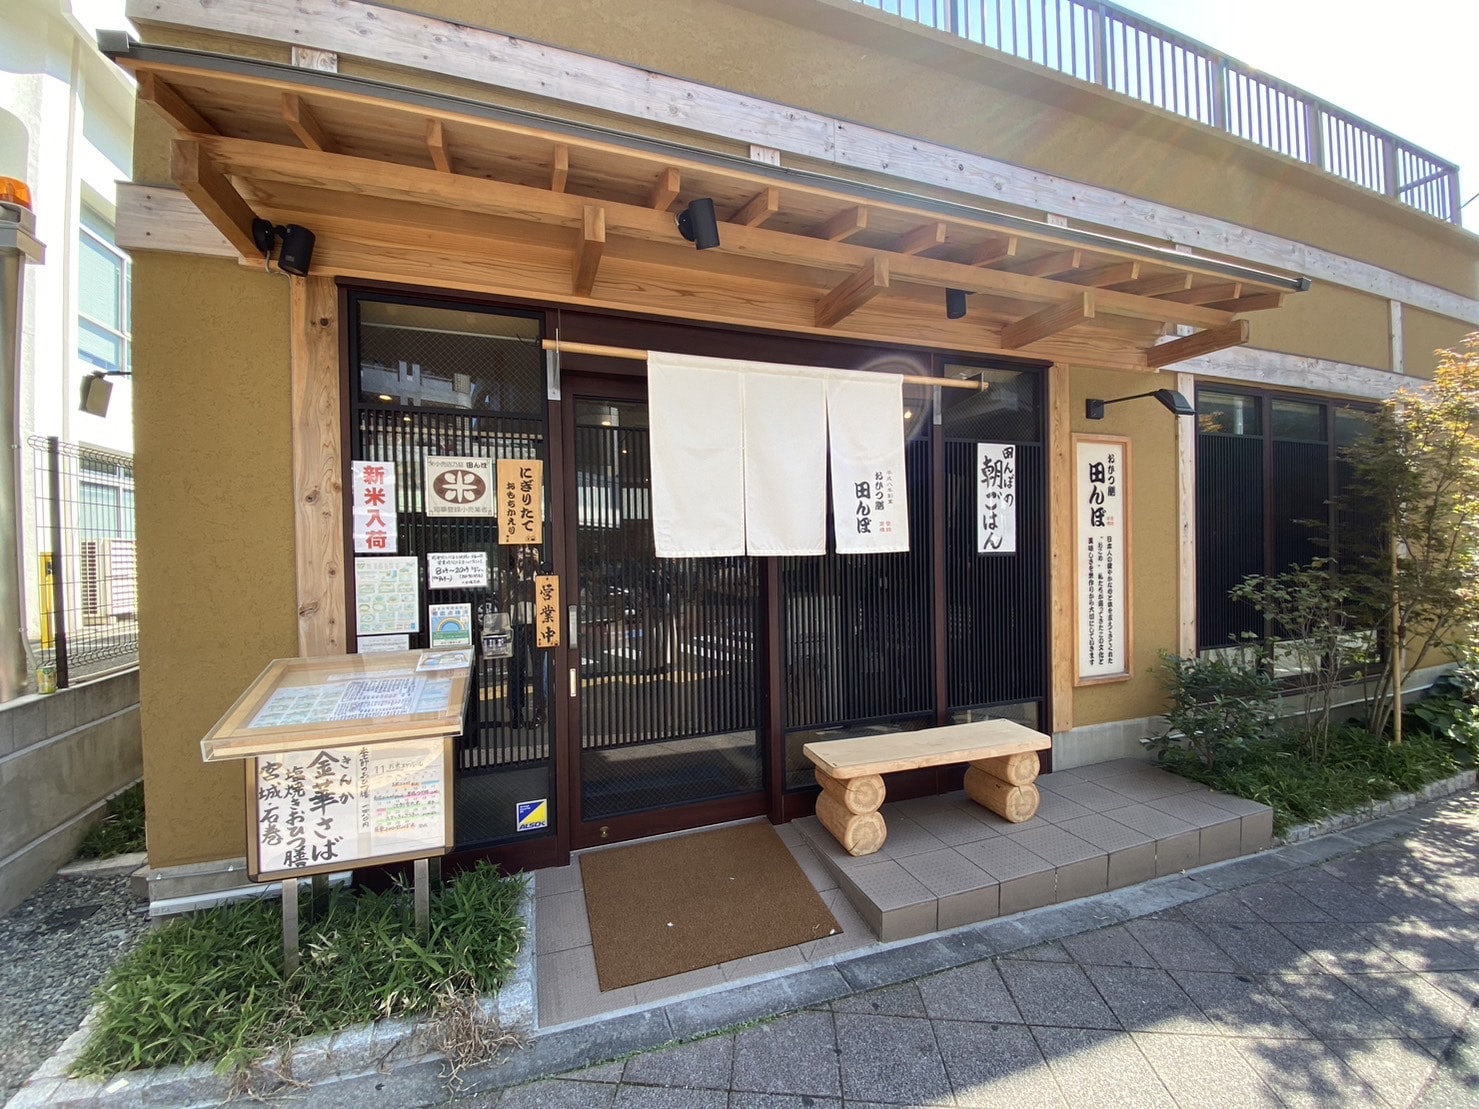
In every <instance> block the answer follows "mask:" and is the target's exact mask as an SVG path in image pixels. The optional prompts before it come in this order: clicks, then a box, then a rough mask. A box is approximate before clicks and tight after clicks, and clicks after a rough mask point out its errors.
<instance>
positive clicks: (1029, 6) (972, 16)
mask: <svg viewBox="0 0 1479 1109" xmlns="http://www.w3.org/2000/svg"><path fill="white" fill-rule="evenodd" d="M858 3H861V4H864V5H866V6H867V7H870V8H874V9H877V10H879V11H883V12H887V13H889V14H891V15H896V16H899V17H900V18H903V19H907V20H911V21H913V22H915V23H921V24H923V25H924V26H926V27H933V28H935V29H936V30H940V31H946V32H948V33H950V34H954V35H958V36H959V37H961V38H964V39H967V40H969V41H971V42H977V43H980V44H982V45H983V46H989V47H991V48H992V49H994V50H1000V51H1001V52H1003V53H1006V54H1011V55H1013V56H1015V57H1018V58H1023V59H1025V60H1027V61H1031V62H1035V63H1037V64H1039V65H1043V66H1046V67H1048V68H1049V69H1053V70H1056V71H1057V72H1059V73H1063V74H1066V75H1067V76H1070V77H1076V78H1078V79H1079V80H1082V81H1088V82H1090V83H1091V84H1095V85H1099V86H1101V87H1102V88H1106V89H1109V90H1111V91H1113V92H1117V93H1120V94H1122V95H1124V96H1129V97H1132V98H1133V99H1136V100H1140V101H1142V102H1144V103H1147V104H1153V105H1155V106H1156V107H1158V108H1164V109H1165V110H1166V111H1169V112H1174V113H1175V114H1176V115H1179V116H1182V117H1184V118H1186V119H1191V120H1195V121H1197V122H1199V123H1204V124H1206V125H1207V126H1209V127H1216V128H1218V129H1219V130H1222V131H1225V132H1227V133H1228V134H1231V135H1236V136H1238V137H1239V138H1243V139H1247V140H1248V141H1250V142H1254V143H1257V144H1258V145H1259V146H1262V147H1264V148H1266V149H1268V150H1273V151H1276V152H1277V153H1280V154H1285V155H1287V156H1289V157H1291V158H1297V159H1299V160H1300V161H1302V162H1305V163H1307V164H1309V165H1313V166H1317V167H1319V168H1320V169H1322V170H1324V171H1325V172H1327V173H1331V174H1334V175H1335V176H1337V177H1341V178H1344V179H1345V180H1347V181H1350V182H1353V183H1354V184H1357V185H1360V186H1362V187H1364V188H1367V189H1371V190H1373V191H1374V192H1379V193H1384V194H1385V195H1387V196H1390V197H1393V198H1395V199H1397V200H1400V201H1402V202H1403V203H1404V204H1408V205H1411V206H1412V207H1414V208H1417V209H1418V210H1420V211H1423V212H1427V213H1428V214H1429V215H1432V216H1437V217H1438V218H1439V219H1442V220H1447V221H1449V222H1450V223H1458V222H1459V220H1460V212H1459V207H1460V194H1459V184H1458V167H1457V166H1456V165H1454V164H1453V163H1452V162H1448V161H1445V160H1444V159H1442V158H1439V157H1438V156H1437V155H1435V154H1432V153H1431V152H1429V151H1427V150H1424V149H1423V148H1422V147H1420V146H1417V145H1415V144H1413V143H1410V142H1408V141H1407V140H1405V139H1403V138H1400V137H1399V136H1397V135H1394V134H1392V133H1391V132H1390V131H1386V130H1383V129H1382V128H1380V127H1377V126H1375V125H1374V124H1371V123H1368V122H1366V121H1365V120H1364V119H1361V118H1360V117H1359V116H1356V115H1353V114H1351V113H1350V112H1347V111H1345V110H1344V109H1341V108H1338V107H1336V106H1335V105H1334V104H1330V103H1328V102H1327V101H1324V100H1321V99H1320V98H1319V97H1318V96H1314V95H1312V94H1310V93H1307V92H1305V91H1304V90H1303V89H1300V88H1297V87H1296V86H1294V85H1291V84H1289V83H1288V82H1286V81H1280V80H1279V79H1278V78H1276V77H1270V76H1268V75H1267V74H1264V73H1260V72H1259V71H1258V70H1256V69H1254V68H1253V67H1252V66H1249V65H1245V64H1243V63H1242V62H1240V61H1238V60H1237V59H1236V58H1230V57H1228V56H1227V55H1226V54H1223V53H1221V52H1219V51H1217V50H1214V49H1213V48H1212V47H1210V46H1207V45H1206V44H1205V43H1201V42H1198V41H1197V40H1196V39H1192V38H1188V37H1187V36H1185V35H1181V34H1178V33H1177V32H1175V31H1173V30H1171V29H1170V28H1169V27H1164V26H1162V25H1161V24H1159V23H1156V22H1154V21H1153V20H1149V19H1145V18H1143V17H1141V16H1139V15H1136V14H1135V13H1133V12H1129V11H1126V10H1125V9H1124V8H1121V7H1118V6H1117V5H1115V4H1111V3H1108V2H1107V0H858Z"/></svg>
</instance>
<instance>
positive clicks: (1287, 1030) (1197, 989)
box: [1171, 970, 1314, 1040]
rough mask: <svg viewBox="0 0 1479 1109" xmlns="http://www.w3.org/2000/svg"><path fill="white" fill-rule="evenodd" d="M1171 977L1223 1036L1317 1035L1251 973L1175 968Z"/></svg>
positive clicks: (1279, 1037)
mask: <svg viewBox="0 0 1479 1109" xmlns="http://www.w3.org/2000/svg"><path fill="white" fill-rule="evenodd" d="M1171 977H1172V978H1174V979H1176V984H1177V985H1179V986H1180V987H1181V988H1182V989H1183V990H1184V991H1185V992H1186V995H1187V996H1188V997H1190V998H1191V999H1192V1001H1194V1002H1196V1005H1197V1008H1199V1009H1201V1011H1202V1012H1203V1013H1204V1014H1206V1016H1207V1017H1208V1019H1210V1020H1211V1021H1212V1023H1213V1024H1215V1025H1216V1026H1217V1028H1218V1030H1219V1031H1220V1032H1222V1034H1223V1035H1227V1036H1249V1037H1253V1038H1256V1039H1265V1040H1286V1039H1293V1040H1301V1039H1310V1038H1312V1037H1313V1036H1314V1033H1313V1032H1311V1031H1310V1030H1309V1029H1308V1028H1306V1027H1305V1026H1304V1024H1303V1023H1301V1022H1300V1020H1299V1018H1298V1017H1296V1016H1295V1015H1294V1014H1293V1013H1292V1012H1291V1011H1290V1010H1289V1009H1288V1008H1287V1007H1286V1006H1285V1005H1284V1003H1283V1002H1282V1001H1280V1000H1279V999H1278V998H1277V997H1275V996H1274V995H1273V994H1271V993H1269V991H1268V990H1266V989H1264V987H1263V985H1262V983H1261V982H1259V980H1258V979H1257V978H1255V977H1253V976H1252V975H1251V974H1231V973H1227V972H1213V971H1203V970H1176V971H1172V972H1171Z"/></svg>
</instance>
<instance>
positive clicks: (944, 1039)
mask: <svg viewBox="0 0 1479 1109" xmlns="http://www.w3.org/2000/svg"><path fill="white" fill-rule="evenodd" d="M934 1031H935V1040H936V1042H937V1043H938V1044H939V1048H940V1058H941V1059H942V1060H943V1061H944V1063H945V1070H946V1073H947V1074H948V1075H949V1076H950V1085H951V1088H952V1089H953V1090H954V1092H955V1102H956V1104H957V1105H960V1106H962V1107H967V1109H974V1107H978V1106H979V1107H983V1109H984V1107H987V1106H989V1107H991V1109H997V1107H999V1106H1024V1107H1025V1106H1031V1107H1032V1109H1059V1107H1062V1109H1066V1107H1067V1104H1068V1103H1067V1102H1066V1101H1064V1099H1063V1095H1062V1093H1061V1092H1060V1091H1059V1089H1058V1082H1057V1080H1056V1079H1055V1078H1054V1077H1053V1072H1052V1071H1051V1069H1049V1068H1048V1067H1047V1066H1046V1065H1044V1060H1043V1057H1042V1052H1041V1051H1039V1050H1038V1047H1037V1040H1036V1039H1034V1038H1033V1035H1032V1032H1031V1031H1030V1030H1029V1029H1027V1028H1024V1027H1021V1026H1013V1025H995V1024H978V1023H963V1022H958V1021H936V1022H935V1026H934Z"/></svg>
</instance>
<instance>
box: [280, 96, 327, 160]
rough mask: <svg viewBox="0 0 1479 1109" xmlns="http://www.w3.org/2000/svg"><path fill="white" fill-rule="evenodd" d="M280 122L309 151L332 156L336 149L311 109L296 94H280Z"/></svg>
mask: <svg viewBox="0 0 1479 1109" xmlns="http://www.w3.org/2000/svg"><path fill="white" fill-rule="evenodd" d="M282 120H283V122H284V123H286V124H287V125H288V129H289V130H290V131H292V132H293V134H295V135H297V136H298V141H299V142H300V143H302V144H303V145H304V146H306V147H307V148H308V149H309V150H327V151H328V152H329V153H331V154H332V153H333V152H334V150H335V149H336V148H335V146H334V140H333V139H331V138H330V137H329V134H328V132H327V131H325V130H324V128H323V124H321V123H320V122H319V121H318V116H316V115H314V114H313V109H312V108H310V107H309V106H308V105H307V104H306V103H305V102H304V100H303V98H302V97H301V96H299V95H298V94H297V93H294V92H285V93H283V94H282Z"/></svg>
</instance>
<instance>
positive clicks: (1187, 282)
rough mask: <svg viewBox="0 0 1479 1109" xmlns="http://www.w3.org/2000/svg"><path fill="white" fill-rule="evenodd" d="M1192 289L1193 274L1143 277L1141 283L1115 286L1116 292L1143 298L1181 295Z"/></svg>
mask: <svg viewBox="0 0 1479 1109" xmlns="http://www.w3.org/2000/svg"><path fill="white" fill-rule="evenodd" d="M1190 288H1191V274H1189V273H1163V274H1160V275H1159V276H1156V277H1142V278H1141V279H1140V280H1139V281H1127V282H1125V283H1124V284H1123V285H1115V286H1114V290H1115V292H1118V293H1129V294H1130V295H1131V296H1141V297H1158V296H1164V295H1165V294H1166V293H1180V292H1184V291H1185V290H1187V289H1190Z"/></svg>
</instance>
